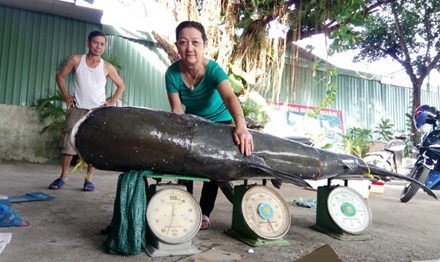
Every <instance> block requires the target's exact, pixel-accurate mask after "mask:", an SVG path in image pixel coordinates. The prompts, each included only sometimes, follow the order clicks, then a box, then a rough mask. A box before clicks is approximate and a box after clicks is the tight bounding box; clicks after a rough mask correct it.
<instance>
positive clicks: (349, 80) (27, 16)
mask: <svg viewBox="0 0 440 262" xmlns="http://www.w3.org/2000/svg"><path fill="white" fill-rule="evenodd" d="M92 30H104V31H105V32H106V34H107V35H108V37H107V47H106V52H105V54H104V56H107V57H113V58H116V60H118V61H119V62H120V64H121V65H122V68H121V69H120V70H119V74H120V75H121V78H122V79H123V81H124V82H125V85H126V91H125V92H124V94H123V97H122V100H121V101H120V102H119V105H124V106H140V107H150V108H156V109H164V110H169V105H168V100H167V96H166V91H165V83H164V74H165V70H166V68H167V67H168V65H169V64H170V61H169V60H168V58H167V55H166V53H165V52H164V51H163V50H162V49H161V48H160V47H158V45H157V43H155V42H154V40H153V38H152V37H151V36H149V35H144V36H143V37H139V36H136V37H135V36H131V35H130V34H128V33H127V32H125V33H121V32H117V30H106V29H105V28H104V29H103V28H102V26H101V25H99V24H92V23H87V22H83V21H77V20H73V19H69V18H64V17H59V16H54V15H48V14H42V13H38V12H30V11H26V10H20V9H15V8H10V7H5V6H1V5H0V123H1V125H0V139H1V140H0V161H1V160H27V161H32V162H44V161H54V160H57V158H58V157H59V154H58V150H57V149H58V146H57V145H58V140H59V135H58V134H40V131H41V129H42V128H43V127H44V125H45V124H44V123H40V122H39V119H38V118H37V116H36V113H35V110H34V108H33V107H32V105H34V104H35V101H36V100H37V99H39V98H45V97H48V96H51V95H53V94H54V92H55V91H56V90H57V86H56V83H55V74H56V71H57V69H58V68H59V67H60V65H61V64H62V62H63V61H64V59H65V58H67V57H68V56H70V55H71V54H74V53H78V54H81V53H85V52H86V51H87V46H86V38H87V35H88V33H89V32H90V31H92ZM292 70H299V71H300V74H299V75H300V76H301V77H300V78H298V81H297V83H296V84H295V85H293V84H291V83H290V82H289V81H287V77H286V75H289V74H288V72H291V71H292ZM284 76H285V77H284V79H283V81H282V83H281V87H280V89H279V92H278V93H277V94H276V95H275V96H274V95H273V94H270V93H262V95H263V96H264V97H266V98H267V99H272V98H273V97H276V100H277V101H278V102H287V103H294V104H300V105H305V106H319V105H320V102H322V101H324V99H325V97H326V92H327V85H326V81H327V80H329V81H330V82H333V83H335V84H336V86H337V93H336V100H335V104H334V105H332V106H331V108H332V109H338V110H342V112H343V118H344V123H345V130H348V129H349V128H351V127H363V128H370V129H374V127H375V126H376V125H377V124H378V123H379V122H380V119H381V118H389V119H391V121H392V122H393V123H394V125H395V127H396V129H401V130H404V129H405V128H406V126H405V123H406V121H407V118H405V114H406V113H407V112H409V107H410V99H411V89H410V88H407V87H400V86H393V85H388V84H382V83H381V82H380V79H377V78H375V77H371V78H368V77H367V78H365V77H361V76H359V75H357V74H356V73H354V72H349V71H346V70H345V71H343V70H339V74H338V75H337V76H332V77H329V78H327V77H326V73H325V72H324V71H323V70H317V71H312V70H310V69H309V67H307V66H306V65H301V66H298V67H297V68H294V67H293V66H292V65H289V64H288V63H287V64H286V67H285V71H284ZM66 81H67V83H68V86H69V88H71V86H72V79H71V77H68V78H67V79H66ZM114 89H115V86H114V85H113V84H112V83H111V81H108V84H107V92H108V96H109V95H110V94H111V93H112V92H113V91H114ZM257 89H258V88H257ZM422 102H423V103H428V104H431V105H434V106H440V95H439V93H438V92H435V91H431V92H428V91H423V93H422Z"/></svg>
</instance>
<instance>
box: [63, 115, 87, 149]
mask: <svg viewBox="0 0 440 262" xmlns="http://www.w3.org/2000/svg"><path fill="white" fill-rule="evenodd" d="M88 112H89V110H88V109H79V108H71V109H68V110H67V116H66V126H65V128H64V130H63V136H62V138H61V144H60V146H61V153H62V154H66V155H76V154H77V153H76V150H75V147H74V146H73V145H72V142H71V141H70V136H71V134H72V129H73V127H74V126H75V124H76V123H77V122H78V121H79V120H80V119H81V118H82V117H83V116H85V115H86V114H87V113H88Z"/></svg>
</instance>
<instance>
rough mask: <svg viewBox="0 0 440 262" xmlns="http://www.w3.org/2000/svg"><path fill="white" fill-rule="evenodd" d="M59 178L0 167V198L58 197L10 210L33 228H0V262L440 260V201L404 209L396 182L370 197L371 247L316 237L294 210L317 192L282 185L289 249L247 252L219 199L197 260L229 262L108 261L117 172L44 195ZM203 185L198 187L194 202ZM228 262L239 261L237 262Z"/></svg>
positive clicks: (310, 220) (43, 170)
mask: <svg viewBox="0 0 440 262" xmlns="http://www.w3.org/2000/svg"><path fill="white" fill-rule="evenodd" d="M59 172H60V168H59V166H57V165H48V164H29V163H19V162H16V163H9V162H3V163H0V195H6V196H16V195H22V194H25V193H29V192H35V191H41V192H44V193H47V194H50V195H52V196H54V197H55V199H53V200H51V201H35V202H22V203H14V204H12V207H13V209H14V210H15V211H16V212H17V213H18V214H19V215H20V216H21V217H22V218H24V219H26V220H27V221H29V222H30V227H21V228H20V227H8V228H5V227H3V228H0V233H12V240H11V242H10V243H9V244H8V245H7V246H6V247H5V249H4V250H3V252H2V253H1V254H0V261H2V262H9V261H232V260H233V261H248V262H249V261H295V260H296V259H298V258H301V257H303V256H305V255H306V254H308V253H310V252H312V251H314V250H316V249H317V248H319V247H321V246H323V245H325V244H328V245H330V247H331V248H332V249H333V250H334V251H335V253H336V254H337V255H338V256H339V258H340V259H341V260H342V261H440V248H439V243H440V242H439V240H440V201H436V200H435V199H433V198H431V197H429V196H428V195H426V194H425V193H423V192H419V193H418V194H417V195H416V196H415V198H414V199H413V200H411V201H410V202H409V203H406V204H404V203H401V202H400V201H399V196H400V192H401V190H402V188H403V183H400V182H393V183H387V184H386V186H385V190H384V194H370V196H369V197H368V204H369V206H370V208H371V211H372V214H373V223H372V225H371V226H370V228H369V230H368V235H369V236H370V239H369V240H364V241H354V240H348V241H343V240H338V239H336V238H333V237H331V236H328V235H326V234H323V233H320V232H318V231H315V230H313V229H312V228H311V226H312V225H314V224H315V221H316V209H313V208H305V207H299V206H294V205H292V204H291V203H292V201H293V200H299V199H300V198H302V199H305V200H307V199H316V192H315V191H313V190H306V189H303V188H299V187H296V186H294V185H290V184H283V185H282V188H281V190H280V191H278V192H280V194H281V195H282V196H283V197H284V199H285V200H286V202H287V203H288V206H289V210H290V212H291V219H292V222H291V227H290V229H289V231H288V233H287V234H286V235H285V236H284V239H285V240H287V241H288V243H289V244H288V245H286V246H270V247H269V246H265V247H251V246H248V245H247V244H244V243H243V242H241V241H239V240H237V239H235V238H232V237H231V236H229V235H227V234H225V231H226V230H228V229H229V228H230V226H231V217H232V205H231V204H230V203H229V202H228V201H227V200H226V198H225V197H224V195H223V194H222V193H219V197H218V200H217V203H216V208H215V210H214V212H213V214H212V215H211V222H212V227H211V229H209V230H203V231H199V232H198V233H197V235H196V236H195V237H194V239H193V244H194V246H195V247H196V248H198V249H199V250H200V251H201V254H203V253H204V252H208V251H210V252H213V251H216V252H217V253H219V252H222V251H225V252H226V253H227V254H229V256H230V257H231V259H230V260H226V259H223V260H222V259H220V258H221V257H220V256H218V255H217V256H214V255H211V256H210V259H209V260H206V259H202V258H200V257H199V258H197V256H192V257H187V256H174V257H159V258H157V257H156V258H152V257H149V256H148V255H147V254H146V253H141V254H139V255H136V256H120V255H113V254H108V253H106V251H105V249H104V247H103V242H104V240H105V238H106V236H105V235H103V234H101V229H104V228H105V227H106V226H108V225H109V223H110V221H111V218H112V214H113V203H114V198H115V194H116V186H117V179H118V176H119V174H120V173H117V172H107V171H97V172H96V173H95V176H94V183H95V185H96V187H97V190H96V191H95V192H83V191H81V189H82V183H83V178H82V176H81V175H80V174H79V173H78V172H77V173H75V174H73V175H72V176H71V177H70V179H69V180H68V182H67V183H66V185H64V187H63V188H62V189H61V190H49V189H47V186H48V185H49V183H50V182H52V181H53V180H54V179H55V178H56V177H57V176H58V175H59ZM151 182H152V181H151ZM151 182H150V183H151ZM200 185H201V183H200V182H197V183H195V190H194V191H195V192H194V195H195V197H196V199H198V198H199V194H200ZM436 193H437V196H440V194H439V193H438V191H437V192H436ZM250 249H252V250H253V253H251V252H249V251H250ZM233 255H236V257H235V258H234V259H232V258H233V257H234V256H233ZM199 256H200V255H199ZM237 257H238V259H237ZM322 261H327V260H325V259H324V260H322Z"/></svg>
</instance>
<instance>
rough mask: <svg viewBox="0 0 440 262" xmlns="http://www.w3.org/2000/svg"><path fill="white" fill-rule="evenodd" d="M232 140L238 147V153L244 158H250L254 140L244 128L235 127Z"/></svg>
mask: <svg viewBox="0 0 440 262" xmlns="http://www.w3.org/2000/svg"><path fill="white" fill-rule="evenodd" d="M234 140H235V143H236V144H237V145H239V146H240V152H241V153H242V154H244V155H245V156H250V155H251V153H252V151H253V150H254V140H253V138H252V134H251V133H250V132H249V130H248V129H247V128H246V127H245V126H244V127H242V126H237V127H235V131H234Z"/></svg>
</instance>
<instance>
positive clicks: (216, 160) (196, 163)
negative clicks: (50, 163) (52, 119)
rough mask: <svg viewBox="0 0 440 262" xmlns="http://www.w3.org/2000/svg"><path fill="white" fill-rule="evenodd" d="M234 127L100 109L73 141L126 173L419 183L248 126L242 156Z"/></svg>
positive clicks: (88, 157) (91, 159)
mask: <svg viewBox="0 0 440 262" xmlns="http://www.w3.org/2000/svg"><path fill="white" fill-rule="evenodd" d="M234 128H235V127H234V126H231V125H224V124H217V123H213V122H210V121H208V120H206V119H204V118H201V117H198V116H194V115H190V114H178V113H171V112H166V111H162V110H155V109H148V108H140V107H100V108H97V109H93V110H91V111H90V112H89V113H88V114H87V115H86V116H84V117H83V118H82V119H81V120H80V121H79V122H78V123H77V124H76V125H75V127H74V130H73V132H72V143H73V145H74V146H75V147H76V150H77V152H78V155H79V156H80V157H81V158H82V159H83V160H84V161H85V162H86V163H88V164H91V165H93V166H94V167H95V168H97V169H101V170H109V171H122V172H128V171H131V170H150V171H153V172H155V173H164V174H170V173H171V174H178V175H183V176H185V175H187V176H196V177H203V178H209V179H211V180H216V181H233V180H244V179H254V178H277V179H281V180H283V181H285V182H288V183H293V184H295V185H298V186H306V187H309V186H310V185H309V184H308V183H307V182H306V181H305V180H320V179H330V178H337V177H341V176H342V177H346V176H356V175H357V176H360V175H362V174H365V173H372V174H374V175H376V176H380V177H395V178H398V179H403V180H407V181H410V182H412V183H417V184H418V185H419V186H420V187H422V188H423V189H424V190H425V191H426V192H427V193H428V194H429V195H431V196H433V197H435V198H436V196H435V194H434V193H433V192H432V191H431V190H429V189H427V188H426V187H425V186H424V185H422V184H421V183H420V182H418V181H416V180H414V179H412V178H410V177H406V176H402V175H399V174H397V173H394V172H390V171H387V170H385V169H382V168H379V167H376V166H374V165H368V166H367V165H366V164H365V163H364V162H363V161H362V160H361V159H360V158H357V157H355V156H352V155H348V154H340V153H336V152H331V151H328V150H323V149H319V148H315V147H312V146H309V145H305V144H303V143H300V142H295V141H292V140H288V139H284V138H280V137H276V136H273V135H269V134H265V133H261V132H258V131H254V130H249V132H251V133H252V136H253V140H254V145H255V146H254V151H253V152H252V154H251V155H250V156H245V155H243V154H241V153H240V151H239V149H238V146H237V145H236V144H235V143H234V141H233V139H232V135H233V132H234Z"/></svg>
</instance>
